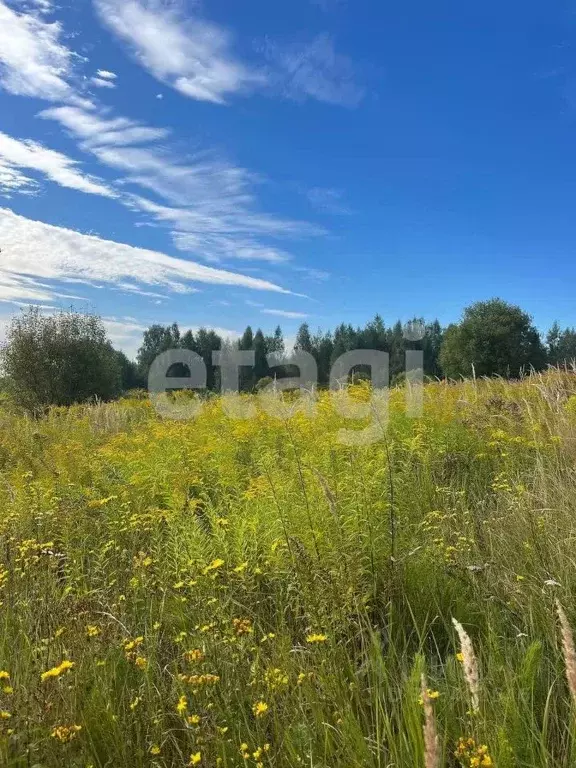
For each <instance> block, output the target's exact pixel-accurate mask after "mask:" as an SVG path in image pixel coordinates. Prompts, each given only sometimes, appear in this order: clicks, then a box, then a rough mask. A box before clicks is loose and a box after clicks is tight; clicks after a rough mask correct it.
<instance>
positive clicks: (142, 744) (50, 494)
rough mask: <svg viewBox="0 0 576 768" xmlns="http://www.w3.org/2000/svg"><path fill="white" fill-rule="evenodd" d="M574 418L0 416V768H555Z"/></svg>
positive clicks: (564, 750)
mask: <svg viewBox="0 0 576 768" xmlns="http://www.w3.org/2000/svg"><path fill="white" fill-rule="evenodd" d="M574 393H576V379H574V378H573V377H572V376H571V375H570V374H568V373H561V372H551V373H548V374H546V375H538V376H536V375H535V376H532V377H529V378H526V379H524V380H523V381H521V382H516V383H506V382H504V381H500V380H493V381H472V382H462V383H460V384H445V383H437V384H430V385H427V386H426V388H425V396H424V399H425V409H424V417H423V418H421V419H410V418H408V416H407V415H406V413H405V397H404V392H403V390H401V389H399V390H394V391H393V392H392V396H391V402H390V422H389V425H388V427H387V430H386V435H385V440H384V439H383V440H382V441H380V442H378V443H376V444H374V445H371V446H367V447H349V446H343V445H341V444H340V443H338V441H337V440H336V439H335V436H336V434H337V431H338V429H340V428H341V427H342V426H343V421H342V418H341V417H340V416H338V415H337V413H336V412H335V411H334V408H333V405H332V403H331V400H330V398H329V396H328V395H321V397H320V401H319V404H318V413H317V416H316V418H311V417H308V416H306V415H304V414H299V415H297V416H295V417H294V418H293V419H291V420H290V421H287V422H282V421H278V420H275V419H273V418H271V417H269V416H266V415H265V414H263V413H259V415H258V416H257V417H256V418H254V419H251V420H246V421H233V420H230V419H228V418H227V417H226V416H225V415H224V414H223V412H222V409H221V404H220V402H219V400H218V399H214V400H211V401H209V402H208V403H207V405H206V407H205V409H204V411H203V413H202V414H201V415H200V416H199V417H198V418H197V419H196V420H194V421H193V422H175V421H163V420H161V419H160V418H159V417H157V416H156V414H155V413H154V411H153V409H152V408H151V407H150V406H149V404H148V403H147V402H146V401H142V400H124V401H122V402H120V403H118V404H114V405H98V406H94V407H88V406H84V407H74V408H71V409H67V410H60V409H56V410H54V411H52V412H51V413H50V414H49V415H48V416H46V418H44V419H42V420H30V419H26V418H24V417H20V416H17V415H13V414H11V413H9V412H8V411H5V412H0V509H1V510H2V515H1V519H0V603H1V605H0V764H1V765H6V766H49V767H50V768H51V767H52V766H54V767H56V766H62V765H65V766H82V767H83V768H87V766H90V765H91V766H93V767H94V768H103V767H104V766H111V767H112V766H113V767H114V768H120V766H122V768H124V767H127V768H131V767H132V766H134V767H136V766H138V767H139V766H164V767H165V768H168V767H169V766H187V765H199V766H201V767H203V768H212V767H213V766H222V767H223V768H236V767H241V766H242V767H243V766H250V768H263V766H282V767H284V766H294V767H296V766H310V767H311V768H354V767H355V766H358V767H359V766H373V767H374V768H391V767H392V766H394V768H414V767H415V766H422V768H424V766H436V765H438V766H465V768H474V767H475V766H484V767H485V768H486V767H487V766H491V765H497V766H498V767H499V768H508V767H509V768H516V767H518V766H520V767H525V768H533V767H534V768H535V767H540V766H542V767H543V766H546V768H569V767H572V766H574V765H575V764H576V730H575V723H576V721H575V719H574V707H573V705H572V702H571V697H570V689H569V686H568V681H570V680H571V678H570V675H568V677H567V675H566V667H565V663H564V658H565V656H566V648H567V637H568V635H567V632H568V631H569V630H570V627H571V626H572V627H576V610H575V607H574V606H575V600H574V596H575V594H576V567H575V560H576V554H575V553H576V548H575V542H576V442H575V437H576V395H575V394H574ZM354 394H355V395H356V396H358V397H359V398H362V396H363V395H364V394H365V390H363V388H362V387H359V388H358V389H356V390H355V392H354ZM556 601H559V603H560V604H561V606H563V610H562V613H561V614H560V618H561V624H560V623H559V621H558V613H557V609H556ZM562 617H564V618H562ZM453 620H455V623H453ZM460 630H462V632H463V633H464V635H465V636H466V637H467V638H468V643H469V648H472V649H473V652H474V665H473V666H472V667H471V666H470V659H469V658H468V659H467V658H466V652H467V651H466V648H467V647H468V646H467V644H466V642H465V641H464V635H463V634H462V632H460ZM572 648H573V646H572ZM461 653H462V654H463V655H462V656H461V655H460V654H461ZM568 657H569V654H568V656H567V657H566V658H568ZM474 670H475V671H474ZM568 671H569V670H568ZM423 675H425V679H426V683H425V686H424V689H422V676H423ZM474 675H475V678H474ZM474 679H475V687H471V683H472V682H473V681H474ZM431 718H432V719H431Z"/></svg>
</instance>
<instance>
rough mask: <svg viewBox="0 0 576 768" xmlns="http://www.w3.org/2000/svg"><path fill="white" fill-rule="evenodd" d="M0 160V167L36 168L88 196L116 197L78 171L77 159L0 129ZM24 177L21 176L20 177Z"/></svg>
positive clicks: (65, 185)
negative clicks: (12, 135) (14, 136)
mask: <svg viewBox="0 0 576 768" xmlns="http://www.w3.org/2000/svg"><path fill="white" fill-rule="evenodd" d="M0 162H2V165H3V167H7V168H12V169H18V168H27V169H31V170H35V171H38V172H40V173H43V174H44V175H45V176H47V177H48V178H49V179H50V180H51V181H54V182H55V183H56V184H60V186H62V187H68V188H70V189H76V190H78V191H79V192H86V193H88V194H91V195H102V196H103V197H116V193H115V192H114V191H113V190H112V189H110V188H109V187H107V186H105V185H104V184H103V183H101V182H100V180H98V179H95V178H93V177H91V176H89V175H87V174H83V173H81V172H80V171H79V170H78V166H79V164H78V162H77V161H76V160H72V159H71V158H69V157H67V156H66V155H63V154H61V153H60V152H56V151H55V150H53V149H47V148H46V147H44V146H43V145H42V144H38V143H36V142H34V141H26V140H19V139H14V138H12V137H11V136H8V135H7V134H5V133H1V132H0ZM24 178H25V177H24Z"/></svg>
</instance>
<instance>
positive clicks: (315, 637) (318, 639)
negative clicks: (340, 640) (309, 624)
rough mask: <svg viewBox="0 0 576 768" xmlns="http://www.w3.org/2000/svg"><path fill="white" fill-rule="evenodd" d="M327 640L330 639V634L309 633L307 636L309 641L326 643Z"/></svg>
mask: <svg viewBox="0 0 576 768" xmlns="http://www.w3.org/2000/svg"><path fill="white" fill-rule="evenodd" d="M326 640H328V636H327V635H321V634H315V635H308V637H307V638H306V642H307V643H325V642H326Z"/></svg>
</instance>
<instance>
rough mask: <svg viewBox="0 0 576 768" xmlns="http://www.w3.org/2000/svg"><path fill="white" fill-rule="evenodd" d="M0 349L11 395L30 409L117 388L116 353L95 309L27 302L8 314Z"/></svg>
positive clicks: (106, 394)
mask: <svg viewBox="0 0 576 768" xmlns="http://www.w3.org/2000/svg"><path fill="white" fill-rule="evenodd" d="M0 355H1V361H2V368H3V371H4V376H5V377H6V382H7V386H8V388H9V391H10V392H11V395H12V397H13V399H14V401H15V402H16V403H17V404H18V405H20V406H22V407H23V408H25V409H27V410H29V411H33V412H38V411H41V410H43V409H45V408H47V407H48V406H50V405H72V404H73V403H79V402H85V401H87V400H90V399H92V398H100V399H102V400H111V399H112V398H114V397H117V396H118V395H119V394H120V390H121V366H120V362H119V358H118V353H117V352H116V350H114V349H113V347H112V345H111V344H110V342H109V341H108V339H107V337H106V330H105V328H104V324H103V323H102V320H101V319H100V318H99V317H98V316H96V315H92V314H81V313H79V312H74V311H70V312H60V313H58V314H55V315H43V314H42V313H41V312H40V310H39V309H38V308H37V307H30V308H29V309H27V310H25V311H23V312H22V313H21V314H19V315H16V316H15V317H13V318H12V321H11V323H10V325H9V327H8V331H7V334H6V342H5V343H4V345H3V346H2V349H1V351H0Z"/></svg>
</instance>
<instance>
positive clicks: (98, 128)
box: [40, 105, 324, 264]
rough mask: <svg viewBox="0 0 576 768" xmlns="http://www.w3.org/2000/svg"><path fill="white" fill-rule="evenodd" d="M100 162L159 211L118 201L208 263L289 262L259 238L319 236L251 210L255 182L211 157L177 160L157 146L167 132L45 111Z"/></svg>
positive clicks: (105, 117) (302, 225) (78, 112)
mask: <svg viewBox="0 0 576 768" xmlns="http://www.w3.org/2000/svg"><path fill="white" fill-rule="evenodd" d="M40 117H43V118H45V119H51V120H56V121H58V122H59V123H60V124H61V125H63V126H64V128H66V130H67V131H68V132H69V133H70V134H71V135H72V136H74V137H75V138H77V139H78V140H79V141H80V147H81V148H82V149H83V150H85V151H88V152H91V153H92V154H93V155H95V156H96V157H97V158H98V160H99V161H100V162H101V163H104V164H105V165H108V166H110V167H111V168H114V169H115V170H117V171H120V172H122V173H123V174H124V179H123V183H124V186H125V187H126V185H128V184H132V185H138V186H140V187H144V188H146V189H148V190H149V191H151V192H153V193H155V194H156V195H157V196H158V197H159V198H161V199H163V200H164V201H166V202H165V204H162V203H159V202H155V201H153V200H150V199H148V198H147V197H145V196H143V195H140V194H135V193H129V192H128V191H127V192H126V194H125V195H123V196H122V201H123V202H124V203H125V204H126V205H128V206H129V207H131V208H133V209H134V210H137V211H140V212H142V213H145V214H147V215H149V216H151V217H152V218H153V219H154V220H156V222H158V224H160V225H162V226H166V227H169V228H170V229H171V230H172V238H173V241H174V244H175V246H176V247H177V248H178V249H179V250H181V251H185V252H188V253H193V254H194V255H195V256H197V257H199V258H202V259H203V260H205V261H209V262H213V263H215V262H221V261H227V260H241V261H251V260H253V261H265V262H269V263H274V264H280V263H285V262H288V261H289V260H290V259H291V255H290V253H289V252H288V251H286V250H285V249H284V248H279V247H278V246H277V245H276V244H271V243H269V242H263V241H262V238H264V239H268V238H275V239H278V238H288V237H303V236H313V235H319V234H323V233H324V230H323V229H322V228H320V227H317V226H314V225H311V224H309V223H307V222H301V221H293V220H290V219H284V218H282V217H279V216H274V215H272V214H269V213H265V212H262V211H258V210H257V203H256V199H255V195H254V191H253V190H254V187H255V185H256V184H257V183H258V182H259V178H258V177H257V176H256V175H255V174H252V173H250V172H249V171H247V170H246V169H244V168H241V167H238V166H235V165H233V164H231V163H229V162H227V161H226V160H223V159H221V158H219V157H217V156H216V155H215V154H214V153H211V152H200V153H197V154H195V155H192V156H190V157H182V155H176V154H175V153H174V152H172V151H171V150H170V149H168V148H166V147H165V146H161V145H159V144H158V140H160V139H164V138H166V137H167V135H168V131H166V130H165V129H163V128H151V127H149V126H145V125H141V124H139V123H136V122H134V121H132V120H128V119H127V118H124V117H112V116H110V114H109V113H108V112H104V111H102V110H101V111H97V110H83V109H81V108H79V107H75V106H70V105H68V106H64V107H54V108H51V109H47V110H44V111H43V112H41V113H40Z"/></svg>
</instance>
